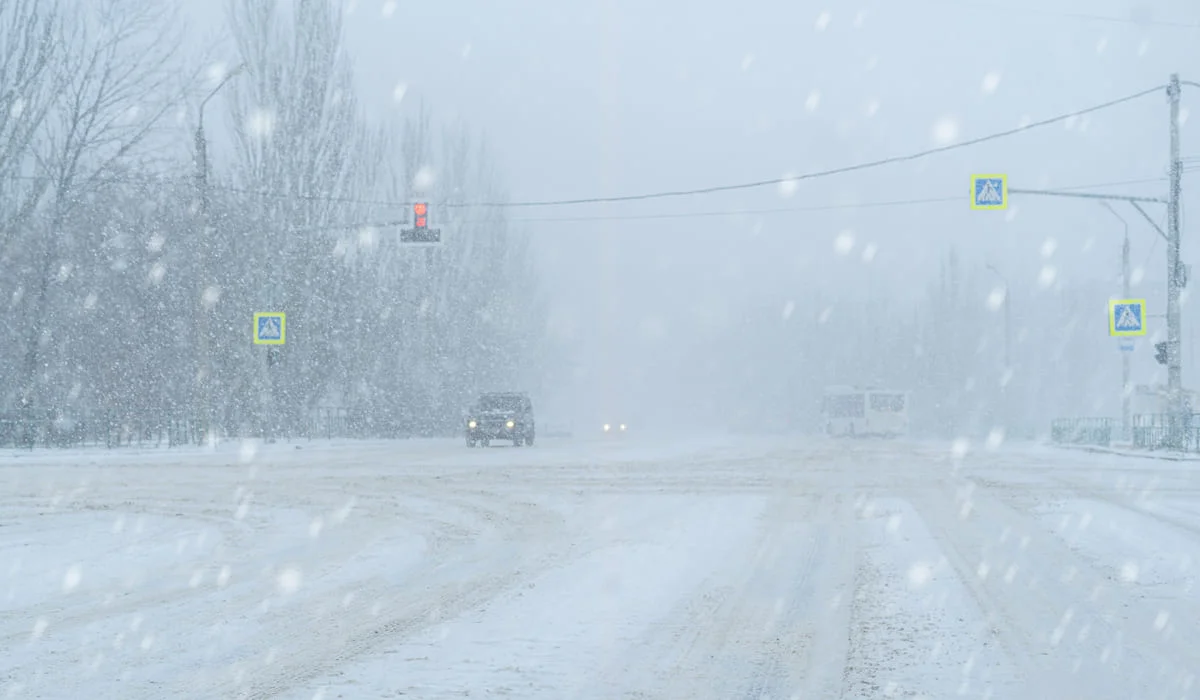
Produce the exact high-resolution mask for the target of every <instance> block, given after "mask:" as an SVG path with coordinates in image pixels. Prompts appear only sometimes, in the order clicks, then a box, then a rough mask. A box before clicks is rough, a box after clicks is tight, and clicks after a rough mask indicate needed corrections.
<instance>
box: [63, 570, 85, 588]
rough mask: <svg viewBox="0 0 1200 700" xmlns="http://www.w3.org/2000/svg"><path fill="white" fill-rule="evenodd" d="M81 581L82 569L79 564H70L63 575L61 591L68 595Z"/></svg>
mask: <svg viewBox="0 0 1200 700" xmlns="http://www.w3.org/2000/svg"><path fill="white" fill-rule="evenodd" d="M82 580H83V569H82V568H81V567H80V566H79V564H72V565H71V566H69V567H67V572H66V573H65V574H64V575H63V582H62V589H63V593H70V592H71V591H73V590H75V589H76V588H78V587H79V582H80V581H82Z"/></svg>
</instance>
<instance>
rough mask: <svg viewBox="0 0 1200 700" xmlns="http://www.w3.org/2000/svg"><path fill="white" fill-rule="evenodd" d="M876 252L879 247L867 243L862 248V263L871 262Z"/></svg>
mask: <svg viewBox="0 0 1200 700" xmlns="http://www.w3.org/2000/svg"><path fill="white" fill-rule="evenodd" d="M878 252H879V246H877V245H875V244H874V243H868V244H867V245H865V246H863V252H862V261H863V262H864V263H869V262H871V261H872V260H874V259H875V254H876V253H878Z"/></svg>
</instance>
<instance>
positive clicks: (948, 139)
mask: <svg viewBox="0 0 1200 700" xmlns="http://www.w3.org/2000/svg"><path fill="white" fill-rule="evenodd" d="M959 131H960V129H959V124H958V120H957V119H955V118H954V117H942V118H941V119H938V120H937V121H936V122H934V123H933V142H934V143H935V144H937V145H939V146H946V145H949V144H951V143H954V142H955V141H956V140H958V134H959Z"/></svg>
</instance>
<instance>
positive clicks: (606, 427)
mask: <svg viewBox="0 0 1200 700" xmlns="http://www.w3.org/2000/svg"><path fill="white" fill-rule="evenodd" d="M610 430H612V426H611V425H609V424H608V423H605V424H604V432H606V433H607V432H608V431H610Z"/></svg>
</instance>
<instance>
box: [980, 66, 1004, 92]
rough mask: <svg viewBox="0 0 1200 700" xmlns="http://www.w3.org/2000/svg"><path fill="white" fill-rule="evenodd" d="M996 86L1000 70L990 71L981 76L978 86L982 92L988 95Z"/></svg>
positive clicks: (998, 83) (997, 85)
mask: <svg viewBox="0 0 1200 700" xmlns="http://www.w3.org/2000/svg"><path fill="white" fill-rule="evenodd" d="M998 87H1000V71H992V72H990V73H988V74H987V75H985V76H983V84H982V85H981V86H980V89H981V90H983V94H985V95H990V94H992V93H994V92H996V88H998Z"/></svg>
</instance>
